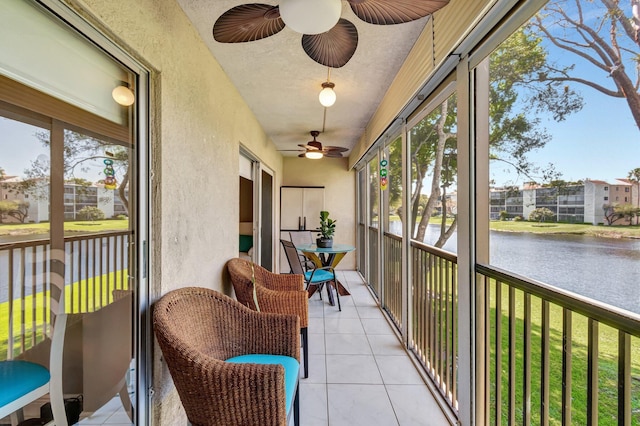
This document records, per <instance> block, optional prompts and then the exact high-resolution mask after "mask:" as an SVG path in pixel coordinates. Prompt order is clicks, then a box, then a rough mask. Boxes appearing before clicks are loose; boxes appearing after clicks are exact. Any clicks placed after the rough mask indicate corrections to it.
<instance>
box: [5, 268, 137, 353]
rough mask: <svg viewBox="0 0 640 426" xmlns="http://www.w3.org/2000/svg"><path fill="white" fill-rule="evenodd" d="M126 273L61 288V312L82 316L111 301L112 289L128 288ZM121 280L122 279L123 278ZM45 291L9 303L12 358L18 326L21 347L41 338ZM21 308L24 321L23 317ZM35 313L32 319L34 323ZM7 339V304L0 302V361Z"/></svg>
mask: <svg viewBox="0 0 640 426" xmlns="http://www.w3.org/2000/svg"><path fill="white" fill-rule="evenodd" d="M127 275H128V270H126V269H125V270H124V271H117V272H111V273H108V274H103V275H102V276H100V277H96V278H95V279H93V278H89V279H88V280H81V281H79V282H75V283H73V284H72V285H71V286H67V287H66V289H65V312H66V313H83V312H93V311H95V310H97V309H99V308H100V307H102V306H105V305H107V304H109V303H111V302H113V295H112V290H114V289H126V288H128V281H127V278H126V277H127ZM123 278H124V279H123ZM48 297H49V292H48V291H47V292H39V293H36V294H35V296H33V295H30V296H25V298H24V301H23V302H21V300H14V301H13V322H14V323H13V334H14V342H13V347H14V355H17V354H19V353H20V352H21V350H20V346H21V341H20V340H19V339H16V337H15V336H20V335H21V329H22V324H23V323H24V324H26V327H27V330H26V333H25V335H26V336H28V337H25V341H24V345H25V346H26V347H27V348H29V347H31V346H32V339H33V338H35V339H36V342H35V343H37V342H40V341H42V340H43V339H44V337H43V336H44V328H45V326H46V324H48V323H49V320H50V319H49V311H48V309H44V306H45V305H44V304H45V300H46V299H45V298H48ZM23 306H24V319H23V318H22V315H23ZM34 314H35V320H34ZM8 340H9V302H4V303H0V360H2V359H7V344H8Z"/></svg>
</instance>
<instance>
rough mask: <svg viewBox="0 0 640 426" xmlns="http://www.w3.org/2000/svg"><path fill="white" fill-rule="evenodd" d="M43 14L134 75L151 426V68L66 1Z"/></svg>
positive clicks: (138, 255) (140, 412) (144, 371)
mask: <svg viewBox="0 0 640 426" xmlns="http://www.w3.org/2000/svg"><path fill="white" fill-rule="evenodd" d="M30 1H33V2H34V3H35V4H38V5H39V6H41V7H43V8H44V9H46V10H48V11H50V12H52V13H53V14H54V15H56V17H57V18H58V19H60V20H62V21H64V22H65V23H66V24H67V25H69V26H70V27H71V28H72V29H73V30H75V31H76V32H78V33H79V34H81V35H82V36H84V37H85V38H87V39H88V40H90V41H91V42H92V43H94V44H95V45H97V46H98V47H99V48H101V49H102V50H104V51H105V52H107V53H108V54H109V55H110V56H111V57H113V58H115V59H116V60H117V61H118V62H120V63H121V64H122V65H123V66H125V67H126V68H128V69H129V71H131V72H132V73H133V74H134V75H135V80H136V81H135V89H136V90H135V93H136V102H135V103H134V104H133V106H132V107H131V109H130V111H131V116H130V119H131V123H132V124H131V128H130V130H131V132H132V134H131V140H132V143H133V145H134V147H135V154H136V163H135V171H136V173H135V174H134V175H132V176H131V181H130V183H129V184H130V188H134V187H135V191H136V192H137V197H135V199H133V200H130V202H131V206H130V208H131V211H132V212H134V214H133V215H130V221H132V224H131V226H132V227H133V229H135V233H134V235H133V241H132V242H131V248H130V257H131V262H132V264H133V265H130V266H133V267H134V268H135V273H134V275H133V276H132V275H130V276H129V281H130V283H129V285H130V288H136V297H135V299H134V300H135V308H136V312H135V314H134V318H133V320H134V336H133V337H134V350H135V356H136V360H135V362H136V379H135V380H136V398H135V401H134V404H135V410H134V412H135V424H137V425H148V424H150V422H151V420H150V407H151V397H152V395H153V388H152V387H151V383H152V381H151V378H152V370H153V368H152V366H153V359H152V348H153V329H152V326H151V310H150V288H149V283H150V282H151V278H152V271H153V270H154V264H153V263H152V262H151V258H150V257H149V253H152V252H154V244H153V240H152V239H151V237H150V235H151V234H150V232H151V224H152V223H153V214H152V209H151V205H152V204H151V197H150V194H151V191H152V189H153V190H157V189H158V185H159V182H158V181H157V180H154V179H153V173H151V164H152V146H151V140H152V135H151V132H150V124H149V122H150V115H151V113H150V111H151V108H152V103H153V99H152V93H151V83H150V80H151V77H152V72H151V67H149V66H147V65H145V64H143V63H141V62H140V61H139V60H138V59H136V58H135V57H134V56H133V55H131V54H129V53H128V52H127V51H126V50H125V49H124V48H122V47H120V46H119V45H118V44H117V43H116V42H115V41H113V40H112V39H111V38H110V37H109V36H107V35H106V34H105V33H103V32H102V31H100V30H98V29H97V28H98V26H97V25H94V24H93V23H91V22H88V20H87V18H85V17H83V16H80V15H79V14H78V13H77V12H75V11H74V10H72V9H71V8H70V7H68V6H67V5H66V4H64V3H63V2H62V1H61V0H30Z"/></svg>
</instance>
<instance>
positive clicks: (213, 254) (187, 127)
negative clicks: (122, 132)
mask: <svg viewBox="0 0 640 426" xmlns="http://www.w3.org/2000/svg"><path fill="white" fill-rule="evenodd" d="M67 1H68V3H69V4H70V5H71V6H72V7H74V8H76V9H77V10H79V11H80V13H81V14H82V15H84V16H85V17H87V19H89V21H91V22H93V23H94V24H95V25H96V26H98V27H99V28H102V29H103V30H104V31H105V32H106V33H108V34H111V35H112V36H114V38H115V39H116V41H117V42H118V44H120V45H121V46H123V47H124V48H125V50H127V51H128V52H129V53H130V54H132V55H133V56H135V57H137V58H139V60H140V61H141V62H143V63H145V64H148V66H149V67H151V68H153V69H155V70H156V72H154V73H153V75H152V82H153V87H152V93H153V95H154V96H155V99H153V101H152V114H153V118H152V123H151V126H152V137H153V147H152V152H151V155H152V157H153V166H152V170H153V173H154V182H152V185H153V186H154V187H155V188H156V189H155V191H153V193H152V212H153V221H152V244H153V247H154V249H155V250H154V252H153V253H152V262H153V273H152V276H151V286H152V289H151V294H152V297H153V298H154V299H156V298H157V297H159V295H161V294H164V293H166V292H167V291H169V290H171V289H175V288H179V287H183V286H189V285H197V286H205V287H210V288H214V289H218V290H223V291H225V292H226V293H228V294H229V293H230V288H229V287H228V286H226V285H223V276H224V274H223V269H224V265H225V262H226V261H227V260H228V259H230V258H232V257H236V256H237V254H238V217H239V203H238V192H239V179H238V164H239V159H238V155H239V144H240V143H241V144H243V145H244V146H245V147H246V148H247V149H249V150H250V151H251V152H252V153H253V154H254V155H256V156H257V157H259V158H260V159H261V160H262V161H263V162H264V163H265V164H266V165H267V166H268V167H269V168H271V169H272V170H273V171H274V172H275V182H274V185H275V188H279V187H280V179H281V176H282V156H281V155H280V154H279V153H278V152H277V151H276V150H275V147H274V146H273V144H272V143H271V142H270V141H269V140H268V139H267V137H266V136H265V134H264V132H263V130H262V128H261V127H260V125H259V124H258V122H257V121H256V119H255V117H254V116H253V114H252V112H251V111H250V110H249V108H248V107H247V105H246V104H245V102H244V101H243V100H242V99H241V97H240V95H239V93H238V91H237V90H236V89H235V87H234V86H233V85H232V84H231V82H230V80H229V79H228V78H227V76H226V75H225V73H224V72H223V71H222V69H221V67H220V65H219V64H218V63H217V62H216V60H215V59H214V58H213V57H212V55H211V54H210V52H209V50H208V49H207V48H206V46H205V45H204V43H203V41H202V40H201V39H200V37H199V35H198V34H197V32H196V30H195V29H194V28H193V27H192V26H191V24H190V23H189V21H188V20H187V18H186V16H185V15H184V13H183V11H182V9H180V7H179V6H178V5H177V4H176V3H175V2H173V1H156V0H136V1H130V0H67ZM276 205H277V203H276ZM158 352H159V351H156V355H155V356H156V358H155V359H156V361H155V363H154V364H155V368H154V378H153V387H154V389H155V395H154V398H153V414H152V415H153V422H154V423H155V424H162V425H173V424H184V423H185V421H186V418H185V417H184V412H183V410H182V406H181V404H180V402H179V399H178V396H177V393H176V392H175V388H174V387H173V384H172V382H171V378H170V377H169V374H168V372H167V370H166V369H165V368H163V367H162V365H161V364H160V362H159V357H158Z"/></svg>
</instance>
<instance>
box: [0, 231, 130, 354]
mask: <svg viewBox="0 0 640 426" xmlns="http://www.w3.org/2000/svg"><path fill="white" fill-rule="evenodd" d="M129 234H130V233H129V232H128V231H120V232H108V233H99V234H90V235H83V236H74V237H67V238H65V311H66V312H67V313H83V312H93V311H96V310H98V309H100V308H101V307H103V306H105V305H107V304H109V303H111V302H112V301H113V297H114V290H127V289H128V288H129V283H128V267H129V252H128V245H129ZM50 258H51V247H50V244H49V240H47V239H42V240H32V241H24V242H17V243H5V244H0V271H1V273H0V359H13V358H14V357H15V356H17V355H19V354H21V353H23V352H25V351H26V350H28V349H30V348H32V347H34V346H35V345H36V344H37V343H39V342H41V341H43V340H44V339H45V338H46V337H47V333H48V329H49V321H50V314H49V311H50V309H51V306H50V301H49V294H50V290H51V285H50V279H49V265H50Z"/></svg>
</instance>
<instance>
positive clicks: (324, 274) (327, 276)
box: [304, 270, 333, 283]
mask: <svg viewBox="0 0 640 426" xmlns="http://www.w3.org/2000/svg"><path fill="white" fill-rule="evenodd" d="M312 273H313V271H308V272H305V273H304V279H305V281H309V280H311V282H312V283H323V282H326V281H332V280H333V274H332V273H331V272H329V271H325V270H318V271H315V274H313V278H311V274H312Z"/></svg>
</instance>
